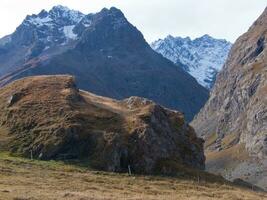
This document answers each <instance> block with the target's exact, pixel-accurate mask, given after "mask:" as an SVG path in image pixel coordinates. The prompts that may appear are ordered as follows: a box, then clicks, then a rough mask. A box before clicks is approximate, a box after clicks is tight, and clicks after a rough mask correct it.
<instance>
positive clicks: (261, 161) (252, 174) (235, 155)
mask: <svg viewBox="0 0 267 200" xmlns="http://www.w3.org/2000/svg"><path fill="white" fill-rule="evenodd" d="M266 22H267V9H265V11H264V12H263V14H262V15H261V16H260V17H259V19H258V20H257V21H255V22H254V24H253V25H252V26H251V27H250V29H249V30H248V32H246V33H245V34H243V35H242V36H241V37H240V38H239V39H238V40H237V41H236V43H235V44H234V45H233V48H232V50H231V52H230V55H229V57H228V60H227V62H226V64H225V66H224V67H223V70H222V72H221V73H219V75H218V78H217V81H216V83H215V86H214V88H213V91H212V93H211V96H210V99H209V100H208V102H207V104H206V105H205V106H204V108H203V109H202V110H201V111H200V113H199V114H198V115H197V117H196V118H195V119H194V120H193V123H192V125H193V127H194V128H195V129H196V131H197V133H198V134H199V136H202V137H204V138H205V140H206V151H207V154H206V155H207V169H208V170H210V171H212V172H218V173H221V174H223V175H225V176H226V177H227V178H230V179H233V178H243V179H245V180H248V181H250V182H252V183H256V184H258V185H260V186H262V187H264V188H265V189H266V188H267V185H266V183H267V173H266V166H267V48H266V45H267V23H266Z"/></svg>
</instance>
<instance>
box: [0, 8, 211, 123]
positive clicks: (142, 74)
mask: <svg viewBox="0 0 267 200" xmlns="http://www.w3.org/2000/svg"><path fill="white" fill-rule="evenodd" d="M0 44H2V45H0V86H3V85H5V84H7V83H9V82H11V81H13V80H16V79H19V78H23V77H26V76H30V75H56V74H71V75H74V76H75V77H76V80H77V85H78V86H79V87H80V88H81V89H85V90H88V91H91V92H93V93H96V94H98V95H102V96H108V97H111V98H115V99H124V98H127V97H130V96H141V97H145V98H149V99H152V100H154V101H155V102H157V103H160V104H162V105H164V106H166V107H168V108H171V109H178V110H181V111H182V112H184V113H185V116H186V118H187V120H188V121H190V120H191V119H192V118H193V116H194V115H195V114H196V113H197V112H198V111H199V110H200V108H201V107H202V106H203V104H204V102H205V101H206V100H207V98H208V91H207V90H206V89H205V88H203V87H202V86H200V85H199V84H198V83H197V82H196V81H195V79H194V78H193V77H191V76H190V75H188V74H187V73H186V72H184V71H183V70H182V69H180V68H177V66H175V65H174V64H173V63H171V62H170V61H169V60H167V59H165V58H163V57H162V56H161V55H159V54H158V53H156V52H154V51H153V50H152V49H151V47H150V46H149V44H147V42H146V41H145V39H144V37H143V35H142V33H141V32H140V31H138V29H137V28H136V27H134V26H133V25H132V24H130V23H129V22H128V20H127V19H126V18H125V16H124V14H123V13H122V12H121V11H120V10H119V9H117V8H114V7H112V8H110V9H106V8H104V9H102V10H101V11H100V12H98V13H95V14H88V15H84V14H82V13H80V12H78V11H73V10H69V9H67V8H66V7H62V6H56V7H54V8H52V9H51V10H50V11H41V12H40V13H39V14H38V15H32V16H28V17H26V19H25V20H24V21H23V23H22V24H21V25H20V26H19V27H18V28H17V29H16V31H15V32H14V33H13V34H11V35H10V36H6V37H4V38H2V39H0Z"/></svg>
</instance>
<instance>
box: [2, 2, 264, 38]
mask: <svg viewBox="0 0 267 200" xmlns="http://www.w3.org/2000/svg"><path fill="white" fill-rule="evenodd" d="M58 4H61V5H64V6H68V7H69V8H72V9H76V10H80V11H82V12H83V13H86V14H87V13H91V12H98V11H100V10H101V9H102V8H103V7H107V8H110V7H111V6H115V7H117V8H119V9H121V10H122V11H123V12H124V14H125V16H126V17H127V18H128V20H129V21H130V22H131V23H132V24H134V25H135V26H136V27H137V28H138V29H139V30H140V31H141V32H142V33H143V34H144V36H145V38H146V40H147V41H148V42H151V41H153V40H156V39H158V38H163V37H165V36H167V35H168V34H171V35H173V36H183V37H185V36H190V37H192V38H195V37H198V36H201V35H204V34H209V35H211V36H213V37H216V38H224V39H227V40H229V41H231V42H234V41H235V40H236V39H237V37H238V36H239V35H241V34H242V33H244V32H245V31H246V30H247V29H248V28H249V26H250V25H251V24H252V23H253V21H255V20H256V19H257V17H258V16H259V15H260V14H261V13H262V12H263V10H264V8H265V7H266V6H267V1H266V0H1V1H0V27H1V28H0V37H2V36H4V35H7V34H10V33H12V32H13V31H14V30H15V28H16V27H17V26H18V25H19V24H20V23H21V22H22V21H23V19H24V18H25V16H26V15H27V14H36V13H39V12H40V10H42V9H46V10H49V9H50V8H51V7H52V6H54V5H58Z"/></svg>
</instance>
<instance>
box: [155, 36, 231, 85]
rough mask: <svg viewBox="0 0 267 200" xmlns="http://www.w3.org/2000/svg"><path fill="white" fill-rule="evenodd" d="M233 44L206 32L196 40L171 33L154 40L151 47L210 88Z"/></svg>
mask: <svg viewBox="0 0 267 200" xmlns="http://www.w3.org/2000/svg"><path fill="white" fill-rule="evenodd" d="M231 45H232V44H231V43H230V42H228V41H226V40H223V39H215V38H213V37H211V36H209V35H207V34H206V35H203V36H202V37H199V38H196V39H194V40H191V39H190V38H189V37H186V38H182V37H173V36H171V35H169V36H167V37H166V38H165V39H159V40H157V41H155V42H153V43H152V44H151V47H152V48H153V49H154V50H155V51H157V52H158V53H160V54H162V55H163V56H164V57H166V58H168V59H169V60H171V61H172V62H174V63H175V64H177V65H178V66H181V67H182V68H183V69H184V70H185V71H187V72H188V73H190V74H191V75H192V76H193V77H195V78H196V80H197V81H198V82H199V83H200V84H201V85H203V86H204V87H206V88H208V89H210V88H211V87H212V86H213V83H214V80H215V77H216V74H217V73H218V72H219V71H220V70H221V68H222V66H223V64H224V62H225V60H226V58H227V56H228V53H229V51H230V48H231Z"/></svg>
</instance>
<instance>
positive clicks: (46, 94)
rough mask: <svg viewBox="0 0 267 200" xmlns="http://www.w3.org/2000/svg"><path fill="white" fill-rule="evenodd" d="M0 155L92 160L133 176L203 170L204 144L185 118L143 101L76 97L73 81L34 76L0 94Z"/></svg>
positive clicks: (98, 166)
mask: <svg viewBox="0 0 267 200" xmlns="http://www.w3.org/2000/svg"><path fill="white" fill-rule="evenodd" d="M0 110H1V113H0V150H3V149H5V150H8V151H11V152H16V153H20V154H22V155H24V156H27V157H28V156H29V155H31V154H32V156H33V157H34V158H39V159H45V160H46V159H78V160H79V161H81V160H87V161H89V164H90V166H91V167H94V168H96V169H101V170H107V171H115V172H126V171H128V166H129V165H130V166H131V169H132V170H133V172H135V173H157V172H160V173H164V174H168V173H177V170H176V169H178V168H179V167H182V166H186V167H189V168H197V169H204V167H205V164H204V163H205V156H204V153H203V140H202V139H200V138H197V137H196V134H195V132H194V129H192V128H191V127H190V126H189V125H188V124H187V123H186V122H185V120H184V116H183V114H182V113H180V112H178V111H173V110H169V109H166V108H164V107H162V106H160V105H157V104H155V103H154V102H152V101H150V100H148V99H145V98H140V97H130V98H128V99H124V100H122V101H117V100H113V99H110V98H105V97H101V96H96V95H94V94H92V93H88V92H85V91H79V89H77V87H76V85H75V82H74V79H73V77H70V76H35V77H28V78H24V79H22V80H18V81H15V82H14V83H11V84H8V85H6V86H5V87H3V88H1V89H0Z"/></svg>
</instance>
